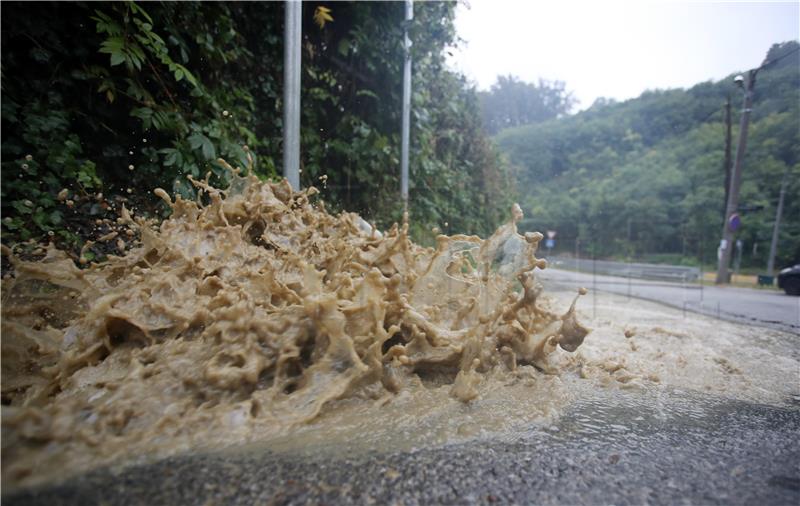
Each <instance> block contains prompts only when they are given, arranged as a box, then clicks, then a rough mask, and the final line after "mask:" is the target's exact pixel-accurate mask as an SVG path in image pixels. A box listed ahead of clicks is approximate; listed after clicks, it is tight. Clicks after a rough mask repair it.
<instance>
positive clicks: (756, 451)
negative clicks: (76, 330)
mask: <svg viewBox="0 0 800 506" xmlns="http://www.w3.org/2000/svg"><path fill="white" fill-rule="evenodd" d="M602 395H606V397H598V398H595V399H592V400H589V401H582V402H579V403H578V404H576V405H575V406H573V408H571V409H570V410H569V411H568V412H567V413H566V414H565V415H564V416H563V417H562V418H561V419H560V421H559V422H558V424H557V425H555V426H551V427H532V428H531V429H530V430H529V431H527V432H524V433H521V434H519V436H518V437H517V438H515V439H513V440H508V439H507V440H504V441H499V440H492V439H488V440H484V441H478V442H472V443H466V444H459V445H452V446H447V447H443V448H421V449H417V450H415V451H412V452H404V453H388V454H386V453H377V452H376V453H372V454H367V455H361V456H355V455H349V454H348V452H347V451H339V452H337V453H336V454H315V453H314V452H311V453H309V454H303V455H300V454H294V455H277V454H273V453H264V452H261V453H257V454H254V453H246V452H237V453H227V454H216V455H196V456H183V457H175V458H170V459H167V460H163V461H160V462H157V463H154V464H150V465H140V466H136V467H131V468H128V469H124V470H121V471H115V472H112V471H108V470H103V471H96V472H92V473H90V474H87V475H84V476H82V477H79V478H77V479H71V480H69V481H68V482H67V483H64V484H61V485H57V486H51V487H49V488H44V489H38V490H26V491H21V492H19V491H18V492H16V493H13V494H5V495H4V496H3V500H2V504H4V505H9V506H15V505H30V504H51V505H67V504H70V505H72V504H81V505H92V504H107V505H122V504H135V505H140V504H141V505H151V504H176V505H184V504H197V505H206V504H491V503H501V504H509V503H514V504H764V505H766V504H769V505H782V504H787V505H788V504H800V404H798V401H797V399H795V400H794V401H792V402H793V403H794V404H790V407H787V408H776V407H769V406H762V405H754V404H747V403H742V402H738V401H726V400H724V399H718V398H711V397H707V398H698V397H696V394H691V393H689V392H671V393H665V392H663V391H661V392H658V393H652V394H647V395H645V394H643V393H641V392H632V393H631V392H615V393H613V395H611V394H602Z"/></svg>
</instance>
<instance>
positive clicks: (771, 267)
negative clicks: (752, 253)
mask: <svg viewBox="0 0 800 506" xmlns="http://www.w3.org/2000/svg"><path fill="white" fill-rule="evenodd" d="M788 175H789V171H788V169H787V171H786V172H785V173H784V174H783V182H781V194H780V196H779V197H778V209H777V211H775V225H774V226H773V227H772V242H771V243H770V245H769V260H767V276H772V275H773V274H774V272H775V254H776V253H777V251H778V234H779V233H780V229H781V215H782V214H783V196H784V195H785V194H786V183H788V182H789V177H788Z"/></svg>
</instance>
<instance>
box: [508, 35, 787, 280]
mask: <svg viewBox="0 0 800 506" xmlns="http://www.w3.org/2000/svg"><path fill="white" fill-rule="evenodd" d="M798 46H799V45H798V43H797V42H794V41H792V42H786V43H782V44H775V45H773V46H772V48H771V49H770V50H769V52H768V54H767V58H766V60H768V61H770V62H772V63H770V64H768V65H766V66H765V67H764V68H763V69H762V70H761V71H760V73H759V74H758V79H757V82H756V85H755V94H754V100H753V113H752V117H751V124H750V132H749V136H748V139H747V154H746V157H745V159H744V163H743V172H742V186H741V192H740V206H739V207H740V214H741V216H742V227H741V229H740V231H739V232H738V234H737V236H736V239H739V240H741V241H743V249H742V251H743V255H742V265H745V266H751V267H760V268H762V269H764V268H765V266H766V262H767V256H768V253H769V244H770V239H771V237H772V229H773V222H774V219H775V211H776V207H777V204H778V195H779V193H780V188H781V183H782V181H783V180H784V178H786V182H787V183H786V184H787V186H786V194H785V195H786V196H785V202H784V210H783V218H782V222H781V233H780V240H779V243H778V256H777V260H776V267H779V266H784V265H787V264H790V263H792V262H797V261H800V198H798V197H800V52H798ZM741 72H744V70H742V71H741ZM739 73H740V72H735V73H732V74H731V75H730V76H729V77H727V78H725V79H722V80H721V81H719V82H704V83H700V84H697V85H695V86H693V87H692V88H690V89H686V90H684V89H673V90H664V91H647V92H645V93H643V94H642V95H641V96H640V97H638V98H636V99H632V100H628V101H625V102H614V101H608V100H598V101H597V102H595V103H594V104H593V105H592V107H590V108H589V109H587V110H585V111H583V112H580V113H578V114H575V115H571V116H566V117H559V118H555V119H550V120H547V121H544V122H540V123H536V124H530V125H525V126H520V127H515V128H508V129H505V130H502V131H501V132H500V133H499V134H497V135H496V136H495V141H496V143H497V145H498V146H499V147H500V149H501V151H502V152H504V153H505V155H506V156H507V157H508V159H509V160H510V162H511V164H512V166H513V170H514V172H515V174H516V177H517V180H518V182H519V188H518V191H519V194H520V199H521V205H522V207H523V209H524V210H525V212H526V217H527V219H526V220H525V222H524V223H523V225H524V227H525V228H526V229H536V230H555V231H557V232H558V235H557V246H556V248H557V249H556V251H559V250H561V251H570V250H572V249H574V244H575V240H576V238H578V239H579V241H580V243H581V244H582V246H581V248H582V249H583V248H587V251H592V253H593V254H595V255H597V256H602V257H631V258H644V259H654V258H655V259H658V258H659V257H660V258H661V259H667V260H670V259H671V260H677V259H678V258H679V257H680V258H681V261H684V262H686V261H697V260H703V261H705V262H708V263H710V262H715V261H716V248H717V245H718V243H719V239H720V237H721V229H722V221H723V209H724V199H725V190H724V187H725V164H724V151H725V103H726V99H727V97H728V96H730V100H731V118H732V123H733V129H732V130H733V131H732V146H731V152H732V158H733V157H734V156H735V152H736V143H737V139H738V133H739V118H740V112H741V107H742V106H741V103H742V91H741V89H740V88H738V87H737V86H736V85H735V84H734V82H733V78H734V76H735V75H737V74H739Z"/></svg>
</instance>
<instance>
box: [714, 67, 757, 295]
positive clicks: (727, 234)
mask: <svg viewBox="0 0 800 506" xmlns="http://www.w3.org/2000/svg"><path fill="white" fill-rule="evenodd" d="M759 70H760V68H758V69H753V70H751V71H750V72H748V73H747V81H746V82H745V83H744V100H743V103H742V113H741V114H742V118H741V122H740V123H739V142H738V144H737V145H736V159H735V161H734V163H733V173H732V174H731V185H730V191H729V194H728V206H727V208H726V209H725V221H724V223H723V224H722V240H721V241H720V245H719V250H720V254H719V263H718V265H717V279H716V284H718V285H719V284H722V283H728V282H729V281H730V278H729V273H728V265H730V262H731V250H733V230H731V216H733V215H734V214H735V213H736V209H737V208H738V207H739V187H740V186H741V184H742V163H743V162H744V153H745V148H746V147H747V129H748V127H749V126H750V113H751V112H752V106H753V88H754V87H755V85H756V75H758V71H759ZM737 82H741V79H738V80H737Z"/></svg>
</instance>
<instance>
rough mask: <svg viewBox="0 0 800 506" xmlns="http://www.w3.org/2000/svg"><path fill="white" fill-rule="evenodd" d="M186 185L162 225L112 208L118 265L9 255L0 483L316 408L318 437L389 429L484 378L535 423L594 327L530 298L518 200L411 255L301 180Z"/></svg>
mask: <svg viewBox="0 0 800 506" xmlns="http://www.w3.org/2000/svg"><path fill="white" fill-rule="evenodd" d="M193 182H194V184H195V185H196V186H197V188H198V190H199V195H198V199H197V201H187V200H182V199H180V198H176V200H175V201H172V199H171V198H170V197H169V196H168V195H167V193H166V192H165V191H163V190H161V189H157V190H156V191H155V193H156V194H157V195H158V196H159V197H161V198H162V199H164V200H165V201H166V202H167V203H168V204H169V205H170V206H171V208H172V214H171V216H170V217H169V219H167V220H165V221H163V222H162V223H160V224H155V223H152V222H148V221H146V220H144V219H139V218H135V217H133V216H131V214H130V212H129V211H127V210H125V209H123V210H122V213H121V217H120V222H121V223H123V224H126V225H127V226H128V227H129V228H130V229H131V230H133V231H135V232H136V233H137V234H138V235H139V236H140V237H141V243H140V244H139V245H138V246H137V247H135V248H133V249H132V250H130V251H129V252H128V253H127V254H125V255H124V256H122V257H112V258H110V259H109V260H108V261H107V262H104V263H102V264H95V265H91V266H90V267H88V268H86V269H79V268H78V267H76V266H75V264H74V262H73V261H72V260H71V259H70V258H69V257H68V256H67V255H66V254H65V253H63V252H61V251H58V250H57V249H55V248H53V247H51V248H49V249H48V250H47V254H46V257H45V258H44V259H43V260H41V261H38V262H25V261H21V260H19V259H17V258H15V257H14V256H13V255H12V254H11V252H10V251H9V250H5V251H4V253H5V254H6V255H8V256H9V257H10V261H11V262H12V264H13V267H14V277H12V278H10V279H7V280H5V282H4V283H3V313H2V315H3V318H2V332H3V340H2V359H3V360H2V396H3V410H2V423H3V425H2V427H3V458H4V465H3V483H4V484H7V485H12V486H13V485H15V484H19V483H28V482H38V481H47V480H50V479H55V478H62V477H64V476H65V475H66V474H68V473H71V472H77V471H80V470H83V469H87V468H91V467H95V466H98V465H104V464H109V463H116V464H119V463H122V462H126V461H130V460H132V459H136V458H137V457H142V456H154V455H158V456H161V455H167V454H171V453H176V452H180V451H186V450H190V449H196V448H198V447H214V446H215V445H216V446H225V445H229V444H232V443H240V442H242V441H248V440H268V439H269V438H277V439H275V441H278V440H279V439H280V438H281V437H286V436H287V435H288V436H291V434H293V433H297V432H298V431H300V429H299V428H300V427H302V426H304V425H308V424H309V423H310V422H313V421H317V420H327V422H325V423H323V424H322V425H324V426H326V427H328V428H329V429H330V430H326V431H322V432H321V433H319V434H323V435H322V436H317V437H322V438H326V437H331V438H333V439H335V437H334V434H335V433H337V432H338V433H342V434H354V432H353V428H354V427H360V425H359V424H360V423H362V422H366V423H368V424H369V425H378V426H384V427H385V426H387V425H397V424H399V423H400V419H397V417H396V416H393V417H392V419H387V418H386V417H385V416H382V415H381V413H390V412H393V411H394V412H395V413H396V412H397V409H396V408H397V407H398V406H403V410H402V411H403V413H404V416H402V417H400V418H401V419H402V418H405V419H406V421H407V424H406V425H407V426H408V427H407V428H408V429H409V430H415V429H414V428H413V427H412V425H413V423H412V422H411V420H413V419H415V418H416V417H418V416H421V415H430V416H434V417H435V412H436V410H437V409H438V406H439V405H440V404H441V403H442V402H445V400H447V399H456V400H457V401H458V402H459V403H469V402H471V401H475V400H476V399H477V398H478V397H479V396H480V395H481V391H482V389H484V390H486V389H487V388H489V386H490V385H491V386H492V387H491V388H495V387H496V385H502V387H503V388H501V390H504V391H507V392H508V394H504V395H508V397H507V398H499V399H498V401H497V402H498V403H499V404H502V405H506V404H508V405H518V404H519V402H517V401H516V400H515V398H514V396H515V395H516V396H519V395H523V393H522V392H524V395H526V396H527V395H530V394H531V393H532V392H537V391H538V392H539V394H537V396H540V397H541V398H542V402H541V405H540V409H539V410H538V411H537V410H533V411H531V410H529V409H528V408H524V409H522V411H525V413H527V414H532V415H533V416H547V415H548V413H550V411H551V410H552V409H551V408H552V406H551V404H552V402H551V399H553V398H554V397H563V396H564V395H566V394H565V393H560V394H559V395H558V396H556V395H555V394H554V393H555V392H560V391H561V390H563V389H562V388H561V386H560V385H559V384H558V379H557V373H558V365H557V364H556V363H554V362H553V357H554V356H557V355H558V353H559V351H558V349H559V348H560V349H561V350H560V351H561V352H564V353H566V352H574V351H575V350H576V349H577V348H578V346H580V344H581V343H582V342H583V340H584V338H585V336H586V335H587V334H588V332H589V331H588V329H586V328H585V327H583V326H582V325H581V324H580V323H579V322H578V321H577V319H576V316H575V304H576V301H577V298H578V296H577V295H576V296H575V298H574V300H572V301H571V303H569V304H566V305H565V306H566V307H565V310H562V311H558V312H554V311H551V310H550V309H548V307H547V305H546V304H542V303H540V301H539V298H540V293H541V286H539V284H538V283H537V282H536V278H535V274H534V271H535V269H537V268H544V267H545V262H544V261H543V260H539V259H537V258H536V256H535V252H536V248H537V246H538V244H539V241H540V240H541V238H542V236H541V234H538V233H528V234H525V235H520V234H519V233H517V228H516V222H517V221H518V220H519V219H521V218H522V213H521V211H520V210H519V207H518V206H514V208H513V209H512V213H511V218H510V221H509V222H508V223H506V224H505V225H503V226H501V227H500V228H499V229H498V230H497V231H496V232H495V233H494V235H492V236H491V237H490V238H488V239H486V240H482V239H480V238H478V237H474V236H463V235H457V236H451V237H447V236H444V235H440V236H438V237H437V247H436V248H423V247H420V246H418V245H416V244H414V243H413V242H412V241H410V240H409V238H408V227H407V225H403V226H397V225H396V226H394V227H393V228H392V229H391V230H389V231H387V232H385V233H379V232H378V231H376V230H375V229H374V228H373V227H370V226H369V225H368V224H366V222H364V221H363V220H361V218H359V217H358V216H357V215H354V214H349V213H343V214H339V215H336V216H334V215H332V214H329V213H327V212H326V211H325V209H324V206H323V204H322V203H321V202H318V203H314V202H313V200H314V195H315V192H316V190H314V189H309V190H306V191H303V192H293V191H292V190H291V188H290V187H289V185H288V184H287V183H286V182H282V183H270V182H262V181H260V180H258V179H257V178H256V177H254V176H252V175H249V176H239V175H238V174H236V173H234V174H233V175H232V182H231V185H230V188H229V189H228V190H225V191H222V190H218V189H216V188H213V187H211V186H209V185H208V184H207V183H206V182H202V181H193ZM581 292H582V293H584V292H585V291H584V290H581ZM482 384H483V386H482ZM501 401H502V402H501ZM388 404H392V405H393V406H394V409H386V408H385V406H386V405H388ZM512 411H513V408H512ZM338 413H342V414H341V415H339V414H338ZM432 413H434V414H432ZM509 413H511V412H509ZM487 414H489V413H485V414H484V415H479V416H477V417H476V418H475V420H474V421H472V422H463V423H459V424H458V427H457V430H456V432H457V433H461V434H469V433H473V432H475V431H477V430H479V429H480V428H481V426H483V425H485V422H484V421H482V420H483V418H485V415H487ZM482 417H483V418H482ZM490 418H491V416H490ZM512 418H513V417H512ZM416 430H424V428H422V427H421V426H420V427H418V428H417V429H416ZM445 432H448V431H447V430H445ZM325 434H328V435H327V436H326V435H325ZM309 437H312V436H309ZM442 438H443V439H446V438H447V436H446V435H444V436H442ZM434 439H435V438H434ZM276 444H277V442H276Z"/></svg>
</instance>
